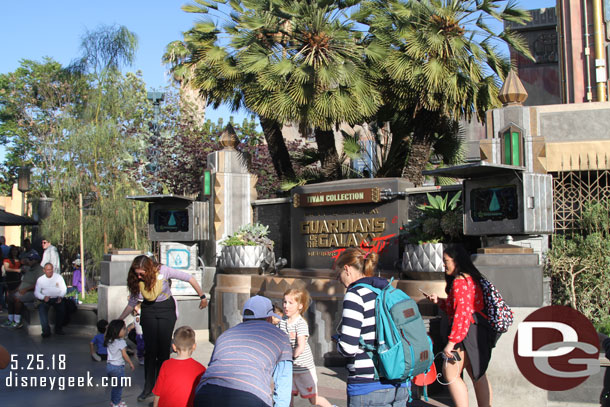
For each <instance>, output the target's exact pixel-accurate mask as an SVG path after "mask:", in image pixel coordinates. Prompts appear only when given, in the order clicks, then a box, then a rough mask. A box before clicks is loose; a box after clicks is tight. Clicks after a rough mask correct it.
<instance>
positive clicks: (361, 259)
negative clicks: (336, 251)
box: [334, 248, 409, 407]
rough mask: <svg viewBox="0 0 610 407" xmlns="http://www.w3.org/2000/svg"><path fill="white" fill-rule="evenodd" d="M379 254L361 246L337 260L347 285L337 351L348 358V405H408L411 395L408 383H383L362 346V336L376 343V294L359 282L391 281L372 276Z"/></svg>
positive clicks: (340, 276)
mask: <svg viewBox="0 0 610 407" xmlns="http://www.w3.org/2000/svg"><path fill="white" fill-rule="evenodd" d="M378 258H379V256H378V255H377V253H373V252H366V251H364V250H362V249H359V248H349V249H347V250H345V251H344V252H343V253H342V254H341V255H340V256H339V258H338V259H337V261H336V263H335V270H336V271H337V279H338V280H339V281H340V282H341V284H343V285H344V286H345V288H347V292H346V293H345V297H344V299H343V315H342V318H341V325H340V326H339V335H338V336H336V337H335V338H334V339H335V340H336V341H337V350H338V351H339V353H341V354H342V355H343V356H346V357H347V358H348V363H347V370H348V372H349V376H348V378H347V400H348V407H356V406H365V405H375V406H384V407H405V406H406V405H407V400H408V398H409V390H408V387H407V383H396V382H383V381H380V380H379V379H376V378H375V376H376V375H375V366H374V364H373V360H372V359H371V358H370V357H369V356H368V354H367V353H366V352H365V351H364V350H362V349H361V348H360V346H359V341H360V338H362V339H363V340H364V342H365V343H367V344H369V345H373V346H374V345H375V341H376V338H377V334H376V332H375V299H376V298H377V295H376V294H375V293H374V292H372V291H371V290H369V289H368V288H365V287H356V286H355V285H356V284H358V283H365V284H370V285H372V286H373V287H375V288H379V289H383V288H384V287H386V286H387V285H388V281H387V280H385V279H383V278H379V277H373V273H374V271H375V268H376V267H377V261H378Z"/></svg>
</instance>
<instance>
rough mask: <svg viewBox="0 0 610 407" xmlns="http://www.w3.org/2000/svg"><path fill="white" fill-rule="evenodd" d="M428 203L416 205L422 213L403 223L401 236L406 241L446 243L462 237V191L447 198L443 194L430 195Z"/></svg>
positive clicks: (447, 195) (411, 242)
mask: <svg viewBox="0 0 610 407" xmlns="http://www.w3.org/2000/svg"><path fill="white" fill-rule="evenodd" d="M426 195H427V196H428V204H427V205H420V206H418V207H417V209H419V210H420V211H421V212H422V214H421V216H420V217H418V218H417V219H415V220H413V221H411V222H409V224H407V225H404V226H403V228H402V230H403V232H402V234H403V237H404V238H405V240H406V242H407V243H410V244H422V243H448V242H451V241H454V240H458V239H460V237H463V234H462V232H463V217H462V206H461V205H460V196H461V195H462V191H459V192H458V193H457V194H455V195H454V196H453V198H451V200H450V199H449V194H445V196H440V195H436V196H434V195H430V194H426Z"/></svg>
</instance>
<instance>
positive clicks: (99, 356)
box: [89, 319, 108, 362]
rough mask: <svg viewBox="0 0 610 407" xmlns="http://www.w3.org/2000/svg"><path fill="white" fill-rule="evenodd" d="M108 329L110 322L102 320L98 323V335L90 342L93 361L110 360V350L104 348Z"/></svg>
mask: <svg viewBox="0 0 610 407" xmlns="http://www.w3.org/2000/svg"><path fill="white" fill-rule="evenodd" d="M107 327H108V321H106V320H105V319H100V320H99V321H97V332H98V334H97V335H95V336H94V337H93V339H91V342H89V349H90V350H91V359H93V360H95V361H96V362H100V361H102V360H106V359H108V350H107V349H106V346H104V334H105V333H106V328H107Z"/></svg>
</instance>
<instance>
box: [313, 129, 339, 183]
mask: <svg viewBox="0 0 610 407" xmlns="http://www.w3.org/2000/svg"><path fill="white" fill-rule="evenodd" d="M314 134H315V137H316V144H317V145H318V153H319V154H320V165H321V166H322V175H323V176H324V179H325V180H326V181H334V180H338V179H340V178H341V169H340V165H339V154H338V153H337V146H336V145H335V133H334V132H333V131H332V130H321V129H316V130H315V132H314Z"/></svg>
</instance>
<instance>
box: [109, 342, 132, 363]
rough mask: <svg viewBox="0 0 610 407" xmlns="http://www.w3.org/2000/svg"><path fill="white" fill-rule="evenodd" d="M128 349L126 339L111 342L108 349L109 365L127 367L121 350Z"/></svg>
mask: <svg viewBox="0 0 610 407" xmlns="http://www.w3.org/2000/svg"><path fill="white" fill-rule="evenodd" d="M126 347H127V342H125V339H115V340H114V341H112V342H110V343H109V344H108V346H107V347H106V349H108V363H109V364H111V365H114V366H125V359H123V352H121V350H123V349H125V348H126Z"/></svg>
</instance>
